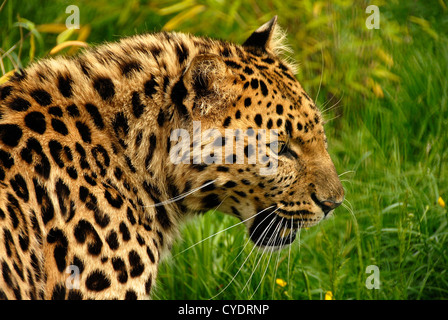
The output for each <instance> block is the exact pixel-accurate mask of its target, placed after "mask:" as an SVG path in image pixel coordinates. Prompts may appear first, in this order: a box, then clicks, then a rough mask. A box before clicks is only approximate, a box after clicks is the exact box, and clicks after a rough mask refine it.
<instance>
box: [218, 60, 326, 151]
mask: <svg viewBox="0 0 448 320" xmlns="http://www.w3.org/2000/svg"><path fill="white" fill-rule="evenodd" d="M225 62H226V64H227V65H228V66H229V67H230V68H231V69H232V70H233V71H234V72H235V73H236V74H237V77H238V82H237V83H236V84H235V85H236V86H239V87H240V88H241V91H240V92H241V93H240V94H239V95H238V97H237V98H236V101H234V102H233V104H232V106H233V108H229V110H228V112H227V113H226V114H225V116H224V120H223V122H222V126H223V127H224V128H232V127H237V128H246V129H248V128H251V129H264V130H271V129H274V130H276V131H277V132H278V134H279V137H280V138H281V139H283V140H289V139H292V140H295V141H296V142H297V143H299V144H301V145H303V146H306V145H309V144H311V143H313V142H315V141H316V140H318V139H320V140H325V134H324V130H323V123H322V116H321V113H320V111H319V110H318V108H317V107H316V105H315V103H314V102H313V101H312V99H311V98H310V97H309V95H308V94H307V93H306V92H305V91H304V90H303V88H302V86H301V85H300V83H299V82H298V81H297V79H296V78H295V77H294V74H293V71H292V68H291V67H288V66H287V65H286V64H285V63H284V61H282V60H281V59H280V58H279V57H277V56H273V55H268V54H266V55H262V56H255V55H253V54H251V53H250V52H249V53H247V58H243V59H238V60H237V59H229V60H225Z"/></svg>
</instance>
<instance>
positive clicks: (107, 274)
mask: <svg viewBox="0 0 448 320" xmlns="http://www.w3.org/2000/svg"><path fill="white" fill-rule="evenodd" d="M275 30H276V18H274V19H273V20H271V21H270V22H269V23H267V24H265V25H263V26H262V27H260V28H259V29H258V30H256V31H255V32H254V33H253V34H252V35H251V36H250V37H249V38H248V39H247V41H246V42H245V43H244V44H243V45H237V44H233V43H228V42H224V41H218V40H212V39H208V38H200V37H195V36H191V35H185V34H181V33H164V32H162V33H154V34H145V35H139V36H134V37H131V38H125V39H122V40H121V41H119V42H117V43H110V44H104V45H102V46H99V47H97V48H93V49H89V50H87V51H85V52H84V53H82V54H81V55H79V56H77V57H74V58H56V59H46V60H41V61H39V62H37V63H35V64H33V65H31V66H30V67H29V68H27V69H25V70H20V71H18V72H16V74H15V75H14V76H13V77H12V78H11V79H10V80H9V81H8V82H7V83H5V84H3V85H2V86H0V298H4V299H91V298H94V299H114V298H116V299H136V298H146V297H148V296H149V294H150V292H151V288H152V286H153V285H154V282H155V279H156V275H157V265H158V263H159V261H160V259H161V257H162V256H163V254H164V252H165V251H166V250H168V249H169V248H170V246H171V245H172V243H173V239H175V237H176V236H177V230H178V226H179V222H180V221H182V220H183V218H184V217H185V216H186V215H189V214H193V213H199V212H204V211H207V210H209V209H212V208H216V207H217V206H219V209H220V211H223V212H227V213H229V214H232V215H234V216H237V217H238V218H240V219H241V220H245V224H246V225H247V228H248V230H249V234H250V237H251V238H252V239H253V240H254V242H255V243H256V244H257V245H259V246H267V245H271V246H272V245H275V246H280V245H284V244H286V243H289V242H290V241H289V242H288V241H286V240H287V239H285V237H286V236H285V234H286V233H285V230H286V231H288V233H290V232H291V231H292V232H295V230H297V228H299V227H303V226H311V225H313V224H315V223H317V222H318V221H320V220H321V219H322V218H323V217H324V216H325V215H327V213H329V212H330V211H331V210H332V209H334V208H335V207H336V206H337V205H338V204H340V203H341V201H342V199H343V196H344V191H343V189H342V187H341V185H340V182H339V179H338V176H337V174H336V171H335V169H334V166H333V164H332V162H331V159H330V157H329V155H328V153H327V151H326V138H325V134H324V129H323V126H322V118H321V115H320V113H319V111H318V110H317V108H316V106H315V104H314V103H313V101H312V100H311V99H310V97H309V96H308V95H307V94H306V93H305V92H304V90H303V89H302V87H301V86H300V84H299V83H298V81H297V80H296V78H295V77H294V74H293V73H292V72H291V66H290V65H289V64H288V63H287V62H285V61H284V60H282V58H280V57H279V56H278V55H277V53H278V52H277V51H278V48H279V46H278V45H276V44H275V43H276V41H275V39H276V36H275V34H276V32H275ZM198 120H200V121H201V124H202V130H206V129H208V128H217V129H218V130H219V131H220V132H222V133H224V130H225V129H237V128H239V129H242V130H248V129H253V130H254V132H256V131H255V130H257V129H277V130H278V133H279V139H280V141H281V142H282V149H281V151H280V152H279V155H278V156H279V166H278V172H277V173H276V174H275V175H271V176H269V175H268V176H262V175H260V174H259V171H258V169H259V168H260V166H261V164H258V163H256V164H248V163H247V161H242V163H239V164H238V163H232V164H226V163H221V164H206V163H204V162H199V163H194V162H190V163H180V164H177V165H174V164H173V163H171V162H170V161H169V160H168V157H169V153H170V150H171V148H173V144H172V142H171V141H170V133H171V132H172V130H174V129H176V128H183V129H185V130H187V131H188V132H190V133H193V132H192V130H193V129H192V128H193V126H192V123H193V121H198ZM257 139H258V135H257ZM218 142H219V143H223V148H224V147H225V144H226V143H228V142H227V141H226V140H225V139H222V140H219V141H218ZM191 147H193V146H191ZM254 152H255V148H254V146H253V145H249V144H247V143H246V144H245V147H244V155H243V157H244V158H246V159H245V160H247V158H250V157H251V156H253V155H254ZM229 159H230V160H232V161H233V160H238V159H237V155H236V154H233V155H230V157H229ZM240 160H241V159H240ZM237 162H238V161H237ZM240 162H241V161H240ZM204 185H206V186H205V187H203V188H200V187H201V186H204ZM197 188H200V189H198V191H196V192H191V193H190V194H189V195H188V196H181V197H179V195H184V194H186V193H189V191H191V190H195V189H197ZM176 197H177V198H176ZM172 198H176V199H177V200H178V201H175V202H173V201H168V200H169V199H172ZM260 212H261V214H260ZM273 212H275V214H273ZM257 213H258V214H257ZM256 214H257V215H256ZM251 217H252V218H253V219H251ZM271 222H272V223H277V224H280V226H281V227H282V228H281V229H282V232H281V233H280V232H277V233H276V232H274V231H268V232H264V233H263V232H261V231H262V230H266V228H267V226H268V223H271ZM288 239H290V240H291V241H292V240H293V237H292V236H289V237H288ZM73 266H75V267H76V272H78V273H79V283H78V285H79V286H75V287H73V286H70V283H72V282H71V281H72V280H73V278H72V275H73V272H74V271H73V269H71V268H72V267H73ZM72 285H75V284H74V283H72Z"/></svg>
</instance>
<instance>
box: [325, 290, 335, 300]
mask: <svg viewBox="0 0 448 320" xmlns="http://www.w3.org/2000/svg"><path fill="white" fill-rule="evenodd" d="M325 300H334V299H333V292H331V291H327V292H326V293H325Z"/></svg>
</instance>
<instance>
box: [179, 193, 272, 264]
mask: <svg viewBox="0 0 448 320" xmlns="http://www.w3.org/2000/svg"><path fill="white" fill-rule="evenodd" d="M223 201H224V200H223ZM221 204H222V202H221V203H220V204H219V205H218V207H219V206H220V205H221ZM272 207H274V205H272V206H270V207H268V208H266V209H263V210H261V211H260V212H258V213H256V214H254V215H253V216H251V217H249V218H247V219H246V220H242V221H240V222H238V223H235V224H234V225H232V226H230V227H227V228H225V229H224V230H220V231H218V232H216V233H214V234H212V235H211V236H208V237H207V238H205V239H202V240H201V241H198V242H196V243H195V244H193V245H191V246H189V247H188V248H186V249H184V250H182V251H181V252H179V253H177V254H176V255H174V256H173V258H174V257H177V256H178V255H180V254H181V253H184V252H185V251H187V250H189V249H191V248H193V247H194V246H197V245H198V244H200V243H202V242H204V241H206V240H208V239H210V238H213V237H214V236H216V235H218V234H220V233H222V232H225V231H227V230H229V229H232V228H234V227H236V226H238V225H240V224H242V223H244V222H246V221H248V220H250V219H253V218H255V217H256V216H257V215H259V214H260V213H262V212H264V211H266V210H268V209H270V208H272ZM217 209H218V208H216V209H215V211H216V210H217ZM277 210H278V209H277ZM277 210H276V211H277ZM274 212H275V211H274ZM272 213H273V212H272Z"/></svg>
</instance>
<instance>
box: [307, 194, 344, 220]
mask: <svg viewBox="0 0 448 320" xmlns="http://www.w3.org/2000/svg"><path fill="white" fill-rule="evenodd" d="M311 199H313V201H314V202H315V203H316V204H317V205H318V206H319V207H320V208H321V209H322V211H323V212H324V214H325V215H327V214H328V213H329V212H330V211H331V210H334V209H336V208H337V207H339V206H340V205H341V204H342V202H337V201H334V200H331V199H326V200H319V199H318V198H317V196H316V194H315V193H313V194H312V195H311Z"/></svg>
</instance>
